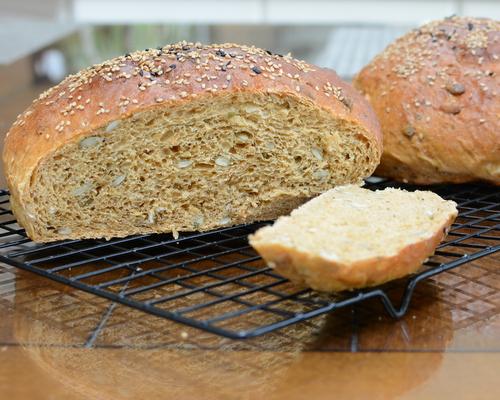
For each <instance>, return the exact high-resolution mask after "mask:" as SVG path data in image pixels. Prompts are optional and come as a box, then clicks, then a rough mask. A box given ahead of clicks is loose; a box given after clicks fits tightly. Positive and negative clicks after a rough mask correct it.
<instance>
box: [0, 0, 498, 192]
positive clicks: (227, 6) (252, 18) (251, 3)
mask: <svg viewBox="0 0 500 400" xmlns="http://www.w3.org/2000/svg"><path fill="white" fill-rule="evenodd" d="M453 14H462V15H470V16H475V17H485V16H487V17H489V18H496V19H500V1H495V0H480V1H476V0H350V1H347V0H176V1H172V0H0V140H1V141H2V142H3V137H4V135H5V133H6V132H7V131H8V130H9V128H10V126H11V125H12V123H13V122H14V121H15V119H16V117H17V115H18V114H20V113H21V112H22V111H23V110H24V109H25V108H26V107H27V106H28V105H29V104H30V103H31V101H32V100H33V99H35V98H36V97H38V94H39V93H40V92H42V91H43V90H45V89H46V88H48V87H50V86H53V85H55V84H57V83H58V82H60V81H61V80H62V79H63V78H64V77H65V76H66V75H68V74H73V73H75V72H77V71H79V70H81V69H83V68H85V67H87V66H89V65H92V64H94V63H100V62H102V61H104V60H108V59H111V58H114V57H116V56H118V55H121V54H125V53H127V52H131V51H134V50H138V49H144V48H148V47H156V46H164V45H166V44H170V43H176V42H178V41H181V40H186V41H188V42H189V41H191V42H197V41H199V42H201V43H204V44H212V43H226V42H233V43H237V44H244V45H256V46H258V47H261V48H265V49H269V50H271V51H273V52H278V53H282V54H287V53H292V55H293V56H294V57H295V58H298V59H301V60H305V61H307V62H309V63H312V64H316V65H320V66H322V67H330V68H333V69H335V70H336V71H337V73H338V74H339V75H340V76H341V77H342V78H343V79H344V80H346V81H349V80H351V79H352V76H353V75H354V73H356V72H357V71H359V70H360V69H361V68H362V67H363V66H364V65H365V64H366V63H367V62H368V61H369V60H370V59H371V58H372V57H373V56H374V55H375V54H376V53H378V52H379V51H381V50H382V49H383V48H384V47H385V46H386V45H387V44H388V43H390V42H391V41H393V40H394V39H395V38H396V37H398V36H401V35H402V34H404V33H405V32H407V31H408V30H409V29H411V28H414V27H417V26H419V25H421V24H422V23H425V22H428V21H430V20H434V19H441V18H444V17H447V16H451V15H453ZM1 175H3V174H1ZM2 179H3V176H2V177H0V185H3V184H4V183H3V182H4V181H3V180H2ZM2 187H3V186H2Z"/></svg>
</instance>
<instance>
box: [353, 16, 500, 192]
mask: <svg viewBox="0 0 500 400" xmlns="http://www.w3.org/2000/svg"><path fill="white" fill-rule="evenodd" d="M499 36H500V22H498V21H494V20H491V19H486V18H472V17H464V16H454V17H452V18H446V19H443V20H439V21H432V22H430V23H428V24H425V25H423V26H421V27H419V28H417V29H413V30H411V31H410V32H408V33H407V34H406V35H404V36H402V37H400V38H399V39H397V40H396V41H395V42H393V43H391V44H390V45H389V46H387V48H385V49H384V50H383V51H382V52H381V53H380V54H378V55H377V56H375V57H374V58H373V60H371V61H370V63H369V64H368V65H367V66H365V67H364V68H363V69H362V70H361V71H360V72H359V73H358V74H357V75H356V76H355V78H354V80H353V84H354V86H355V87H356V88H358V89H359V90H360V91H361V92H362V93H363V94H364V95H365V97H366V98H367V99H369V100H370V101H371V103H372V104H373V107H374V109H375V112H376V113H377V116H378V117H379V120H380V124H381V127H382V131H383V135H384V151H383V154H382V158H381V162H380V165H379V167H378V168H377V171H376V172H375V175H378V176H383V177H386V178H390V179H395V180H398V181H402V182H408V183H414V184H422V185H427V184H443V183H464V182H473V181H487V182H491V183H493V184H495V185H500V158H499V157H498V153H499V152H500V122H499V121H500V119H499V117H498V116H499V115H500V101H499V99H498V97H499V95H500V81H499V79H498V77H499V76H500V75H499V73H500V41H498V37H499Z"/></svg>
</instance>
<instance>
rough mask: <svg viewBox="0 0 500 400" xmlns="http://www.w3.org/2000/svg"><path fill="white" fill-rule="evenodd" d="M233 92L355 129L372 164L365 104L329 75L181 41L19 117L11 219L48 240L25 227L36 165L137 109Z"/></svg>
mask: <svg viewBox="0 0 500 400" xmlns="http://www.w3.org/2000/svg"><path fill="white" fill-rule="evenodd" d="M241 92H246V93H252V94H256V95H257V94H263V93H279V94H280V96H289V97H290V98H293V99H294V101H296V102H298V103H301V104H305V105H311V106H312V105H314V106H315V107H319V108H320V109H322V110H323V111H325V112H326V113H328V114H329V115H332V116H334V117H335V118H336V119H337V120H338V121H344V122H345V123H347V124H350V125H351V126H356V127H360V128H361V130H362V131H363V132H365V133H366V136H367V137H366V140H367V142H369V143H370V145H371V146H372V147H373V148H374V149H375V152H378V154H377V156H376V157H373V160H371V161H370V162H369V164H370V165H373V168H375V165H376V164H377V163H378V158H379V155H380V153H381V151H379V150H380V148H381V145H382V137H381V132H380V128H379V125H378V120H377V118H376V117H375V115H374V113H373V110H372V108H371V106H370V104H369V103H368V102H367V101H366V100H365V99H364V98H363V97H362V96H361V95H360V94H359V92H358V91H357V90H355V89H354V88H353V87H352V86H350V85H349V84H347V83H345V82H343V81H342V80H340V79H339V77H338V76H337V74H336V73H335V72H334V71H333V70H330V69H323V68H319V67H316V66H312V65H308V64H306V63H305V62H303V61H298V60H295V59H293V58H291V57H290V56H281V55H277V54H272V53H270V52H268V51H265V50H261V49H257V48H254V47H245V46H238V45H234V44H223V45H212V46H202V45H200V44H192V43H189V44H188V43H185V42H183V43H178V44H176V45H170V46H165V47H163V48H157V49H147V50H145V51H138V52H135V53H132V54H126V55H124V56H121V57H118V58H116V59H114V60H111V61H107V62H104V63H102V64H100V65H95V66H93V67H91V68H87V69H86V70H83V71H81V72H79V73H78V74H76V75H74V76H69V77H68V78H67V79H65V80H64V81H63V82H62V83H61V84H60V85H57V86H56V87H54V88H52V89H50V90H48V91H47V92H45V93H43V94H42V95H41V96H40V97H39V99H37V100H35V101H34V102H33V104H32V105H31V107H29V108H28V109H27V110H26V111H25V112H24V113H22V114H21V115H20V116H19V118H18V120H17V121H16V122H15V123H14V125H13V127H12V128H11V130H10V132H9V133H8V135H7V138H6V140H5V146H4V152H3V160H4V165H5V173H6V179H7V183H8V186H9V189H10V191H11V197H12V204H13V210H14V211H15V215H16V217H17V218H18V220H19V222H20V223H21V224H22V225H23V226H24V227H25V228H26V230H27V233H28V234H29V235H30V237H32V238H36V240H40V241H43V240H48V239H44V237H43V236H44V235H43V234H37V233H36V230H37V229H38V228H36V227H34V226H31V225H35V224H34V223H33V222H32V221H31V219H32V217H30V215H29V214H30V211H29V207H27V205H29V204H30V203H32V202H33V198H32V196H31V193H30V185H31V184H32V180H33V179H34V178H33V176H34V174H35V173H36V170H37V168H38V167H39V166H40V164H41V163H42V162H43V161H44V160H48V159H49V158H50V157H51V156H53V155H54V154H56V153H57V152H58V150H59V149H62V148H63V147H64V146H67V145H68V144H70V143H75V142H76V141H77V140H81V139H79V138H83V137H88V136H89V135H92V134H93V132H96V131H98V130H101V131H102V130H103V129H104V127H108V126H111V125H110V124H111V123H112V121H115V120H117V119H122V118H123V119H125V118H129V117H131V116H132V115H136V114H138V113H140V112H142V111H145V110H152V109H155V108H157V107H163V108H167V107H171V106H175V105H179V104H181V103H183V102H185V101H186V100H192V99H196V100H199V99H205V98H206V99H209V98H210V99H213V98H217V96H226V98H227V95H228V94H232V93H234V94H237V93H241ZM112 134H113V132H110V133H109V135H112ZM368 169H370V168H368ZM369 173H371V172H369ZM361 178H362V177H361ZM125 234H127V233H126V232H121V233H120V235H122V236H123V235H125ZM108 236H113V234H112V233H110V234H109V235H108Z"/></svg>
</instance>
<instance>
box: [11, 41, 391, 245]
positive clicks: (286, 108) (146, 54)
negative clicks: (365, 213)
mask: <svg viewBox="0 0 500 400" xmlns="http://www.w3.org/2000/svg"><path fill="white" fill-rule="evenodd" d="M381 141H382V139H381V132H380V129H379V126H378V120H377V118H376V116H375V114H374V112H373V109H372V107H371V106H370V104H369V103H368V102H367V101H366V100H365V99H364V98H363V97H362V96H361V95H360V94H359V93H358V92H357V91H356V90H355V89H354V88H353V87H352V86H350V85H349V84H347V83H345V82H343V81H341V80H340V79H339V78H338V76H337V74H336V73H335V72H334V71H332V70H329V69H322V68H319V67H316V66H313V65H308V64H306V63H305V62H303V61H298V60H295V59H293V58H291V57H290V56H282V55H278V54H272V53H271V52H269V51H265V50H261V49H257V48H254V47H245V46H237V45H234V44H224V45H211V46H202V45H200V44H191V43H185V42H183V43H179V44H175V45H169V46H165V47H163V48H161V47H160V48H156V49H146V50H145V51H137V52H135V53H132V54H126V55H124V56H121V57H118V58H116V59H114V60H111V61H107V62H104V63H102V64H100V65H95V66H93V67H90V68H88V69H86V70H83V71H81V72H79V73H77V74H76V75H73V76H69V77H68V78H67V79H65V80H64V81H63V82H62V83H61V84H60V85H58V86H56V87H54V88H52V89H50V90H48V91H47V92H45V93H43V94H42V95H41V96H40V97H39V98H38V99H37V100H36V101H34V103H33V104H32V106H31V107H29V108H28V109H27V110H26V111H25V112H24V113H22V115H20V117H19V118H18V120H17V121H16V122H15V123H14V126H13V127H12V128H11V130H10V132H9V133H8V136H7V138H6V140H5V147H4V153H3V159H4V164H5V172H6V179H7V182H8V186H9V188H10V191H11V204H12V210H13V212H14V214H15V216H16V218H17V219H18V221H19V223H20V224H21V225H22V226H23V227H24V228H25V229H26V232H27V234H28V235H29V237H30V238H31V239H33V240H34V241H39V242H46V241H53V240H59V239H75V238H100V237H105V238H110V237H118V236H127V235H131V234H143V233H154V232H174V234H175V233H177V232H178V231H193V230H208V229H212V228H217V227H221V226H225V225H236V224H242V223H247V222H250V221H255V220H267V219H271V218H276V217H277V216H279V215H283V214H286V213H289V212H290V211H291V210H292V209H293V208H295V207H297V206H298V205H299V204H301V203H302V202H303V201H305V200H306V199H308V198H310V197H314V196H316V195H318V194H320V193H322V192H324V191H326V190H328V189H330V188H331V187H333V186H335V185H345V184H350V183H353V184H361V182H362V179H363V178H365V177H368V176H370V175H371V174H372V172H373V170H374V169H375V167H376V165H377V164H378V162H379V159H380V154H381Z"/></svg>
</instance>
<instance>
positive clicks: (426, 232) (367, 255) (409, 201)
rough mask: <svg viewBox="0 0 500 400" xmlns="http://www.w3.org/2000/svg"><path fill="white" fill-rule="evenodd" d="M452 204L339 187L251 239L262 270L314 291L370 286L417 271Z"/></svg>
mask: <svg viewBox="0 0 500 400" xmlns="http://www.w3.org/2000/svg"><path fill="white" fill-rule="evenodd" d="M456 216H457V208H456V203H455V202H453V201H450V200H443V199H442V198H441V197H439V196H438V195H437V194H435V193H433V192H430V191H415V192H408V191H405V190H401V189H394V188H387V189H384V190H377V191H371V190H368V189H364V188H360V187H357V186H354V185H349V186H344V187H337V188H335V189H331V190H329V191H328V192H326V193H324V194H322V195H320V196H318V197H316V198H315V199H312V200H311V201H309V202H308V203H306V204H304V205H302V206H301V207H299V208H298V209H296V210H294V211H293V212H292V213H291V215H290V216H284V217H280V218H279V219H278V220H277V221H276V222H275V223H274V225H272V226H266V227H264V228H261V229H259V230H258V231H257V232H256V233H255V234H254V235H252V236H250V238H249V239H250V244H251V245H252V246H253V247H254V249H255V250H256V251H257V252H258V253H259V254H260V255H261V256H262V258H263V259H264V260H265V261H266V262H267V263H268V265H269V266H270V267H272V268H275V270H276V271H277V272H278V273H280V274H281V275H283V276H285V277H286V278H288V279H290V280H291V281H293V282H295V283H299V284H302V285H305V286H308V287H311V288H313V289H315V290H318V291H341V290H346V289H354V288H363V287H366V286H374V285H378V284H381V283H384V282H387V281H389V280H393V279H396V278H400V277H402V276H404V275H407V274H409V273H411V272H414V271H415V270H417V269H418V268H419V267H420V266H421V265H422V264H423V263H424V262H425V260H426V259H427V258H428V257H429V256H431V255H432V254H433V253H434V251H435V248H436V247H437V245H438V244H439V243H440V242H441V241H442V240H443V239H444V238H445V237H446V234H447V232H448V231H449V229H450V227H451V224H452V222H453V221H454V219H455V218H456Z"/></svg>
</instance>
